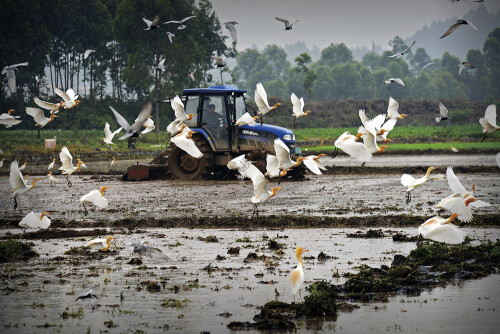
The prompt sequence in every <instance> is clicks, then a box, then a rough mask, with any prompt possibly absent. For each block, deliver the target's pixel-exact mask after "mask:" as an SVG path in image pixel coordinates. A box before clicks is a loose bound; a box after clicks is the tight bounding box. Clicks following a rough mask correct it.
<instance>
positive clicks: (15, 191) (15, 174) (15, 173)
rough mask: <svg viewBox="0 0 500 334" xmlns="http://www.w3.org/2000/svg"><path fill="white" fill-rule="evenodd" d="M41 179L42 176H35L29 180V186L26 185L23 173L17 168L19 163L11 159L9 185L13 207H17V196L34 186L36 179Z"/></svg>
mask: <svg viewBox="0 0 500 334" xmlns="http://www.w3.org/2000/svg"><path fill="white" fill-rule="evenodd" d="M40 180H43V178H39V177H35V178H34V179H33V181H32V182H31V186H28V185H27V184H26V182H25V181H24V177H23V174H21V171H20V170H19V163H18V162H17V161H13V162H12V163H11V164H10V177H9V181H10V186H11V187H12V196H14V209H17V197H18V196H20V195H22V194H24V193H26V192H28V191H30V190H31V189H33V188H34V187H35V184H36V181H40Z"/></svg>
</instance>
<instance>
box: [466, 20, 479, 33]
mask: <svg viewBox="0 0 500 334" xmlns="http://www.w3.org/2000/svg"><path fill="white" fill-rule="evenodd" d="M465 22H467V25H468V26H470V27H471V28H472V29H474V30H476V31H477V30H479V29H477V27H476V25H475V24H474V23H473V22H471V21H467V20H465Z"/></svg>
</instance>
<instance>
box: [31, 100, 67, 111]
mask: <svg viewBox="0 0 500 334" xmlns="http://www.w3.org/2000/svg"><path fill="white" fill-rule="evenodd" d="M34 101H35V103H36V105H37V106H39V107H40V108H43V109H47V110H50V113H51V114H57V113H58V112H59V108H61V107H62V105H63V101H61V102H59V103H50V102H46V101H42V100H40V99H39V98H38V97H35V98H34Z"/></svg>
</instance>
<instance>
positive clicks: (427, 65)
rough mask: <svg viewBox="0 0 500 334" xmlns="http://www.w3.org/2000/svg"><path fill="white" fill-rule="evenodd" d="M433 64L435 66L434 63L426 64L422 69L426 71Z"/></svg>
mask: <svg viewBox="0 0 500 334" xmlns="http://www.w3.org/2000/svg"><path fill="white" fill-rule="evenodd" d="M432 64H434V62H431V63H428V64H425V65H424V67H422V69H423V70H425V69H426V68H427V67H429V66H431V65H432Z"/></svg>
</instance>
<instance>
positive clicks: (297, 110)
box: [290, 93, 304, 117]
mask: <svg viewBox="0 0 500 334" xmlns="http://www.w3.org/2000/svg"><path fill="white" fill-rule="evenodd" d="M290 100H291V101H292V106H293V111H292V113H293V116H296V117H297V116H299V115H302V114H303V113H304V112H303V110H302V103H301V100H300V99H299V98H298V97H297V95H295V93H292V95H290ZM302 101H304V100H303V99H302Z"/></svg>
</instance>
